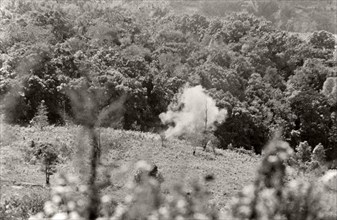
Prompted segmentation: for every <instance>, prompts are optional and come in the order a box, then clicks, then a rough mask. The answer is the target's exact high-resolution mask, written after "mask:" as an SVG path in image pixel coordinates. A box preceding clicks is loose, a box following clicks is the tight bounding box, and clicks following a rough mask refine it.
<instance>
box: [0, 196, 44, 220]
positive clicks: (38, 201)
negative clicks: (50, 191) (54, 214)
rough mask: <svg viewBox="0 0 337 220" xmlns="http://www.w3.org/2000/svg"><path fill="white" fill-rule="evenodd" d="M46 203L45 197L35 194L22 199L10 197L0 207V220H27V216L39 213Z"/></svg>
mask: <svg viewBox="0 0 337 220" xmlns="http://www.w3.org/2000/svg"><path fill="white" fill-rule="evenodd" d="M46 201H47V198H46V196H43V195H41V194H37V193H33V194H30V195H29V196H27V195H26V196H24V197H22V198H18V197H11V198H9V199H7V200H5V201H4V202H3V203H2V204H1V205H0V219H4V220H5V219H6V220H18V219H28V218H29V216H31V215H35V214H36V213H38V212H41V211H42V210H43V206H44V203H45V202H46Z"/></svg>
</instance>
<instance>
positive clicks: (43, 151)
mask: <svg viewBox="0 0 337 220" xmlns="http://www.w3.org/2000/svg"><path fill="white" fill-rule="evenodd" d="M28 155H30V156H29V158H30V161H29V162H30V163H36V161H39V162H40V163H41V165H42V166H41V170H42V171H43V172H44V173H45V175H46V185H47V186H49V185H50V176H51V175H53V174H54V173H55V172H56V165H57V164H58V163H59V162H60V158H59V152H58V150H57V149H56V146H55V145H53V144H51V143H44V142H42V143H39V142H36V143H35V142H34V141H32V142H31V146H30V149H29V151H28Z"/></svg>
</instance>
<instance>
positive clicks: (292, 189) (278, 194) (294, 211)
mask: <svg viewBox="0 0 337 220" xmlns="http://www.w3.org/2000/svg"><path fill="white" fill-rule="evenodd" d="M292 154H293V150H292V149H291V148H290V147H289V145H288V143H286V142H283V141H279V140H274V141H272V142H271V143H270V144H269V146H267V149H266V154H265V157H264V159H263V161H262V164H261V166H260V168H259V170H258V176H257V178H256V180H255V182H254V184H252V185H250V186H248V187H246V188H244V189H243V191H242V192H240V193H239V195H238V196H237V198H236V199H235V200H234V203H233V207H232V212H233V216H234V217H236V218H237V219H294V220H295V219H322V217H323V212H322V210H323V207H322V204H321V198H320V194H319V191H318V190H316V186H315V185H314V183H309V182H303V181H296V180H294V181H292V182H289V183H287V182H286V177H287V172H286V163H285V162H286V161H287V160H289V158H290V157H291V156H292Z"/></svg>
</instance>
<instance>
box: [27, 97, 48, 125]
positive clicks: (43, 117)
mask: <svg viewBox="0 0 337 220" xmlns="http://www.w3.org/2000/svg"><path fill="white" fill-rule="evenodd" d="M47 114H48V110H47V106H46V105H45V102H44V100H42V101H41V103H40V105H39V106H38V109H37V113H36V115H35V116H34V118H33V119H32V120H31V121H30V124H31V125H32V126H34V127H38V128H40V130H43V128H44V127H46V126H48V125H49V122H48V116H47Z"/></svg>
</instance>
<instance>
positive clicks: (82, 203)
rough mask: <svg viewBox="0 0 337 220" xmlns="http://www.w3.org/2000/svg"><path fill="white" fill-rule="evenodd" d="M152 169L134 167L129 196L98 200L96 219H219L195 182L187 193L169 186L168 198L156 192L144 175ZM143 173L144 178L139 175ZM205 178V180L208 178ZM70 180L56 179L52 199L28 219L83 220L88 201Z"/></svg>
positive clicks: (180, 187) (144, 165)
mask: <svg viewBox="0 0 337 220" xmlns="http://www.w3.org/2000/svg"><path fill="white" fill-rule="evenodd" d="M151 169H152V166H151V165H150V164H148V163H146V162H144V161H140V162H138V163H137V164H136V170H142V171H143V172H140V173H141V174H140V175H142V177H141V179H142V181H140V182H139V183H137V182H136V181H134V179H133V178H132V179H130V182H129V184H127V186H128V189H129V195H127V196H126V197H125V201H124V203H122V204H118V205H117V206H116V203H115V202H114V201H113V200H112V198H111V196H109V195H104V196H102V197H101V200H100V201H101V206H100V214H99V216H100V217H104V218H106V219H108V218H110V219H115V220H119V219H120V220H122V219H130V220H132V219H163V220H171V219H182V220H184V219H186V220H189V219H200V220H201V219H202V220H206V219H214V220H215V219H219V218H218V213H217V211H216V210H215V208H214V207H213V206H212V205H210V204H209V203H208V195H209V194H208V192H207V191H206V190H205V189H204V187H203V186H202V184H201V183H200V182H199V181H196V182H194V183H193V185H192V191H190V192H188V191H187V190H186V189H185V188H184V186H183V185H182V184H179V185H176V186H174V187H173V189H172V192H171V193H170V194H168V195H166V194H162V193H161V192H160V183H159V181H158V180H157V178H153V177H152V176H151V175H147V172H151ZM143 174H144V175H143ZM208 179H209V178H208ZM74 183H75V182H73V181H72V180H71V179H69V178H66V177H64V176H63V177H60V178H59V179H58V186H56V187H54V188H53V189H52V193H51V195H52V199H51V201H48V202H46V203H45V207H44V211H43V212H41V213H39V214H37V215H35V216H32V217H31V218H30V219H31V220H38V219H41V220H42V219H45V218H52V217H54V218H55V219H56V218H57V219H58V218H60V219H73V220H75V219H76V220H80V219H86V217H87V215H88V212H87V210H88V209H87V206H88V204H89V203H88V198H87V197H83V196H82V197H81V196H79V195H77V194H76V192H75V187H74V185H75V184H74ZM79 190H80V192H82V193H83V194H87V193H88V187H87V186H85V185H82V186H80V187H79Z"/></svg>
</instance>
